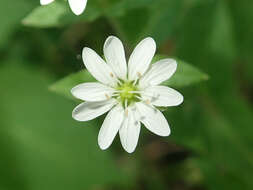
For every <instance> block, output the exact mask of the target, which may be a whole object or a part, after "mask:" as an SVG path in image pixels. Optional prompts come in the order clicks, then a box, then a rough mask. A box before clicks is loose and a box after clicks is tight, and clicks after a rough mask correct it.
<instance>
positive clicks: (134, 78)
mask: <svg viewBox="0 0 253 190" xmlns="http://www.w3.org/2000/svg"><path fill="white" fill-rule="evenodd" d="M155 51H156V44H155V41H154V40H153V39H152V38H146V39H144V40H142V41H141V42H140V43H139V44H138V45H137V47H136V48H135V49H134V51H133V53H132V54H131V56H130V58H129V61H128V64H127V63H126V58H125V52H124V48H123V45H122V43H121V41H120V40H119V39H118V38H116V37H114V36H110V37H108V38H107V40H106V42H105V44H104V56H105V59H106V62H107V63H106V62H105V61H104V60H103V59H102V58H101V57H100V56H99V55H97V54H96V52H95V51H93V50H92V49H90V48H87V47H85V48H84V49H83V53H82V56H83V61H84V64H85V66H86V68H87V70H88V71H89V72H90V73H91V74H92V75H93V77H94V78H95V79H96V80H97V81H98V82H90V83H83V84H80V85H78V86H76V87H74V88H73V89H72V90H71V92H72V94H73V95H74V96H75V97H76V98H78V99H81V100H84V101H85V102H84V103H81V104H80V105H78V106H77V107H76V108H75V109H74V110H73V113H72V116H73V118H74V119H76V120H78V121H88V120H92V119H94V118H96V117H98V116H100V115H102V114H104V113H106V112H107V111H109V110H110V112H109V113H108V115H107V116H106V118H105V120H104V122H103V124H102V127H101V129H100V131H99V135H98V144H99V146H100V148H101V149H103V150H104V149H107V148H108V147H109V146H110V145H111V144H112V141H113V139H114V138H115V136H116V134H117V133H118V132H119V135H120V140H121V144H122V146H123V147H124V149H125V150H126V151H127V152H129V153H132V152H133V151H134V150H135V148H136V145H137V142H138V138H139V133H140V129H141V123H143V124H144V126H145V127H146V128H147V129H149V130H150V131H151V132H153V133H155V134H157V135H160V136H168V135H169V134H170V128H169V124H168V122H167V120H166V119H165V117H164V116H163V114H162V113H161V112H160V111H159V110H158V109H157V108H156V106H158V107H160V106H161V107H167V106H177V105H179V104H181V103H182V102H183V96H182V95H181V94H180V93H179V92H177V91H175V90H173V89H172V88H169V87H167V86H162V85H160V84H161V83H162V82H163V81H165V80H167V79H169V78H170V77H171V76H172V75H173V74H174V72H175V71H176V68H177V63H176V61H175V60H173V59H163V60H160V61H158V62H156V63H154V64H152V65H151V64H150V63H151V60H152V58H153V56H154V54H155Z"/></svg>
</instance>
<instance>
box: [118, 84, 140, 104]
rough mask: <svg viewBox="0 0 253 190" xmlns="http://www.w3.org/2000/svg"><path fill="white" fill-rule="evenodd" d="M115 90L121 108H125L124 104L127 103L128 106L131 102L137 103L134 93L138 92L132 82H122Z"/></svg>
mask: <svg viewBox="0 0 253 190" xmlns="http://www.w3.org/2000/svg"><path fill="white" fill-rule="evenodd" d="M116 89H117V90H118V91H119V100H120V101H121V103H122V105H123V106H125V102H127V106H128V105H130V104H132V103H133V102H138V101H139V99H138V98H137V97H136V96H137V95H138V94H136V93H134V92H136V91H138V88H137V87H136V86H135V85H134V84H133V82H123V84H122V85H119V86H118V87H117V88H116Z"/></svg>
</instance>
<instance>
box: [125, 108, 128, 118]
mask: <svg viewBox="0 0 253 190" xmlns="http://www.w3.org/2000/svg"><path fill="white" fill-rule="evenodd" d="M125 115H126V117H127V116H128V109H125Z"/></svg>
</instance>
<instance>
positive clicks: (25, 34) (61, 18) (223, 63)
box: [0, 0, 253, 190]
mask: <svg viewBox="0 0 253 190" xmlns="http://www.w3.org/2000/svg"><path fill="white" fill-rule="evenodd" d="M252 19H253V1H251V0H241V1H236V0H88V4H87V9H86V11H85V12H84V13H83V14H82V15H81V16H79V17H77V16H75V15H74V14H73V13H72V12H71V11H70V9H69V6H68V3H67V2H65V1H63V0H56V2H54V3H53V4H50V5H48V6H40V5H39V0H37V1H34V0H19V1H14V0H8V1H0V21H1V28H0V61H1V63H0V81H1V82H0V86H1V91H0V92H1V93H0V105H1V106H0V114H1V120H0V125H1V128H0V149H1V153H2V154H1V161H0V190H2V189H3V190H14V189H21V190H22V189H23V190H40V189H41V190H44V189H49V190H51V189H52V190H57V189H75V190H81V189H91V190H97V189H145V190H146V189H147V190H150V189H157V190H159V189H161V190H164V189H172V190H178V189H182V190H197V189H201V190H202V189H203V190H205V189H210V190H213V189H215V190H219V189H222V190H223V189H230V190H233V189H235V190H238V189H245V190H251V189H252V188H253V182H252V180H251V178H252V177H251V176H252V175H253V151H252V148H251V147H252V146H253V141H252V138H253V128H252V123H253V111H252V103H253V102H252V100H253V99H252V97H253V74H252V72H253V66H252V62H253V54H252V51H253V46H252V42H253V35H252V33H253V25H252ZM109 35H116V36H118V37H119V38H121V39H122V40H123V43H124V45H125V48H126V52H127V55H129V54H130V53H131V51H132V48H133V47H134V46H135V45H136V43H137V42H138V41H139V40H141V39H142V38H143V37H146V36H152V37H153V38H154V39H155V40H156V41H157V44H158V53H159V54H162V55H166V56H169V57H176V58H177V59H178V60H180V61H179V64H178V65H179V67H178V71H177V73H176V74H175V76H174V77H173V78H172V79H171V80H169V81H168V83H166V84H167V85H172V86H174V87H176V88H177V89H178V90H179V91H180V92H181V93H182V94H183V95H184V98H185V101H184V103H183V104H182V105H181V106H179V107H172V108H169V109H167V110H166V111H165V112H164V114H165V115H166V118H167V119H168V121H169V123H170V125H171V130H172V134H171V136H170V137H168V138H163V137H158V136H155V135H153V134H151V133H149V132H148V131H147V130H146V129H145V128H142V132H141V136H140V139H139V145H138V147H137V150H136V152H135V153H134V154H131V155H129V154H127V153H125V152H124V150H123V149H122V148H121V145H120V143H119V139H116V140H115V142H114V143H113V145H112V146H111V147H110V149H109V150H106V151H102V150H100V149H99V148H98V145H97V133H98V130H99V127H100V125H101V122H102V120H103V117H104V116H102V117H101V118H99V119H97V120H94V121H91V122H84V123H78V122H76V121H74V120H73V119H72V118H71V111H72V109H73V108H74V106H75V105H76V103H75V102H72V101H71V100H69V99H65V98H64V97H62V96H58V95H57V94H54V93H53V92H51V91H50V90H49V89H53V90H54V91H57V92H58V93H60V94H67V93H69V89H70V88H71V87H73V85H75V84H76V83H79V82H85V81H89V80H93V79H92V78H91V76H90V75H89V74H88V73H87V71H86V70H85V68H84V65H83V63H82V60H81V56H80V53H81V50H82V48H83V47H84V46H88V47H91V48H92V49H95V50H96V51H97V52H98V53H99V54H100V55H102V45H103V43H104V40H105V39H106V37H107V36H109ZM181 60H184V61H181ZM188 63H189V64H188ZM76 73H77V74H76ZM207 76H209V80H207V81H205V82H204V80H205V79H207ZM203 79H204V80H203ZM200 81H202V82H200ZM198 82H200V83H198ZM52 84H53V85H52Z"/></svg>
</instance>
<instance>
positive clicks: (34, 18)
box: [22, 2, 67, 28]
mask: <svg viewBox="0 0 253 190" xmlns="http://www.w3.org/2000/svg"><path fill="white" fill-rule="evenodd" d="M66 12H67V7H66V6H64V4H63V3H59V2H54V3H51V4H49V5H47V6H39V7H37V8H35V9H34V10H33V11H32V12H31V13H30V14H29V15H28V16H26V17H25V18H24V19H23V21H22V23H23V24H24V25H26V26H34V27H45V28H46V27H52V26H60V25H62V23H61V18H62V17H63V15H64V14H65V13H66Z"/></svg>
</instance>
